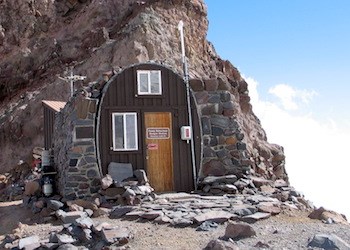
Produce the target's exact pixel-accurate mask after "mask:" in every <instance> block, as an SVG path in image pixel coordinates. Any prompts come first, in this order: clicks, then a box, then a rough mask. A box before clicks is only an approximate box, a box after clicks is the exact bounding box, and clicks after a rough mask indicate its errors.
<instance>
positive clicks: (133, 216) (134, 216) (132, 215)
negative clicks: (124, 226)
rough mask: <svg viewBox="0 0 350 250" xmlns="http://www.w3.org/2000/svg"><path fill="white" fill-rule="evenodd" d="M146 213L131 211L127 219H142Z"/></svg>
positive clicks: (126, 215) (127, 214)
mask: <svg viewBox="0 0 350 250" xmlns="http://www.w3.org/2000/svg"><path fill="white" fill-rule="evenodd" d="M144 213H145V211H140V210H138V211H131V212H129V213H126V214H125V217H126V218H128V219H131V220H134V219H137V218H139V217H141V215H143V214H144Z"/></svg>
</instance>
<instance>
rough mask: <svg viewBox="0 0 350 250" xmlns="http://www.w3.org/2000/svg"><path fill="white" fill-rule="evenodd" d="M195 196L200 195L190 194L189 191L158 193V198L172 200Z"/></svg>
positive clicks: (198, 196)
mask: <svg viewBox="0 0 350 250" xmlns="http://www.w3.org/2000/svg"><path fill="white" fill-rule="evenodd" d="M194 198H200V195H196V194H188V193H183V192H180V193H167V194H160V195H157V199H167V200H170V201H173V200H180V199H181V200H182V199H194Z"/></svg>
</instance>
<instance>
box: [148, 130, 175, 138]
mask: <svg viewBox="0 0 350 250" xmlns="http://www.w3.org/2000/svg"><path fill="white" fill-rule="evenodd" d="M169 138H170V129H169V128H147V139H169Z"/></svg>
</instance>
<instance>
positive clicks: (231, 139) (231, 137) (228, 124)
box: [190, 78, 251, 179]
mask: <svg viewBox="0 0 350 250" xmlns="http://www.w3.org/2000/svg"><path fill="white" fill-rule="evenodd" d="M190 85H191V88H192V90H193V92H194V96H195V99H196V101H197V106H198V114H199V116H200V121H201V125H202V136H203V137H202V142H203V155H202V157H203V160H202V166H201V169H200V173H199V177H200V179H203V178H204V177H206V176H210V175H212V176H223V175H231V174H235V175H237V176H238V177H240V176H243V175H244V174H247V173H249V170H250V167H251V162H250V160H249V159H248V153H247V147H246V144H245V143H244V142H243V141H242V140H243V138H244V134H243V133H242V131H241V126H240V125H239V123H238V121H237V119H236V117H235V114H236V113H237V112H238V109H239V106H238V105H237V101H236V100H235V95H234V94H232V93H231V91H230V90H231V88H232V86H229V85H228V83H227V82H225V81H222V80H221V79H220V78H212V79H206V80H199V79H193V80H190Z"/></svg>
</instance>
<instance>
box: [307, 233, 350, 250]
mask: <svg viewBox="0 0 350 250" xmlns="http://www.w3.org/2000/svg"><path fill="white" fill-rule="evenodd" d="M308 247H319V248H323V249H339V250H349V249H350V244H348V243H346V242H345V241H344V240H343V239H341V238H339V237H338V236H337V235H335V234H331V235H327V234H316V235H314V236H313V237H312V238H310V239H309V242H308Z"/></svg>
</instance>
